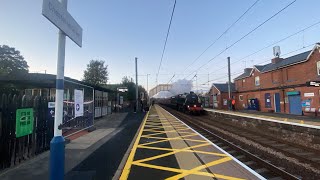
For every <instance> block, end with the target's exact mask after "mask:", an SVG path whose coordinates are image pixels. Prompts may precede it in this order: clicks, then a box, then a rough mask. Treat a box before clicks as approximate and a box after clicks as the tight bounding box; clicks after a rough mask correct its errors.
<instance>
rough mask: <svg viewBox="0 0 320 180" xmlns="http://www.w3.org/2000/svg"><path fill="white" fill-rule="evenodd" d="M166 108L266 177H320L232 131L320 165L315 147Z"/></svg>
mask: <svg viewBox="0 0 320 180" xmlns="http://www.w3.org/2000/svg"><path fill="white" fill-rule="evenodd" d="M164 108H165V109H166V110H167V111H169V112H170V113H171V114H173V115H175V116H176V117H178V118H179V119H180V120H182V121H184V122H185V123H186V124H188V125H189V126H191V127H192V128H194V129H195V130H196V131H198V132H199V133H200V134H202V135H203V136H205V137H206V138H207V139H209V140H210V141H212V142H213V143H215V144H217V145H218V146H219V147H221V148H222V149H224V150H225V151H226V152H228V153H229V154H231V155H232V156H234V157H235V158H237V159H238V160H239V161H241V162H243V163H244V164H246V165H247V166H249V167H250V168H252V169H253V170H255V171H256V172H257V173H259V174H260V175H262V176H263V177H265V178H266V179H272V180H278V179H319V174H318V175H317V174H313V173H311V172H309V171H308V172H306V173H302V172H300V171H301V170H297V169H301V168H299V167H298V166H297V165H295V164H292V165H290V164H286V162H284V163H281V164H280V165H279V163H278V162H275V161H279V159H278V158H277V157H273V158H272V157H271V158H270V157H268V155H266V154H265V153H264V152H261V150H255V149H254V148H253V147H249V148H248V146H247V145H245V144H244V143H241V142H239V140H238V139H239V138H238V139H235V138H234V136H232V135H231V134H236V136H237V137H240V138H245V139H247V140H250V141H254V142H255V143H258V144H259V145H260V146H263V147H264V148H268V149H272V151H274V152H277V153H282V154H285V155H286V156H289V157H290V158H294V159H298V160H299V162H300V163H304V164H308V165H309V164H311V165H312V166H314V167H315V168H317V167H319V166H318V165H319V161H318V159H317V158H315V157H317V153H316V152H314V150H306V148H305V147H301V146H299V145H294V144H293V143H286V142H283V141H281V140H279V141H278V140H277V139H270V137H265V135H263V136H262V135H261V134H258V133H254V132H250V130H243V129H241V128H239V127H234V126H232V125H228V124H227V123H221V122H219V123H215V122H214V121H212V119H210V117H209V116H190V115H187V114H184V113H181V112H178V111H175V110H173V109H171V108H168V107H164ZM217 129H221V130H220V131H219V130H217ZM221 131H223V132H224V133H222V132H221ZM226 134H229V135H226ZM318 157H319V156H318ZM274 164H275V165H274ZM308 167H310V166H308ZM302 169H303V168H302ZM297 174H298V175H297Z"/></svg>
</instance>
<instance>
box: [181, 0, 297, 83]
mask: <svg viewBox="0 0 320 180" xmlns="http://www.w3.org/2000/svg"><path fill="white" fill-rule="evenodd" d="M296 1H297V0H293V1H292V2H291V3H289V4H288V5H286V6H285V7H283V8H282V9H280V10H279V11H277V12H276V13H275V14H273V15H272V16H271V17H269V18H268V19H266V20H265V21H263V22H262V23H260V24H259V25H258V26H256V27H255V28H253V29H252V30H251V31H249V32H248V33H246V34H245V35H244V36H242V37H241V38H239V39H238V40H237V41H235V42H233V43H232V44H231V45H230V46H228V47H226V48H225V49H224V50H222V51H221V52H220V53H218V54H217V55H215V56H214V57H213V58H211V59H209V60H208V61H207V62H206V63H205V64H203V65H202V66H200V67H199V68H198V69H196V70H195V71H193V72H192V73H190V74H189V75H188V76H186V77H185V78H187V77H189V76H190V75H191V74H193V73H195V72H197V71H199V69H201V68H203V67H204V66H205V65H207V64H208V63H210V62H211V61H212V60H214V59H216V58H217V57H218V56H220V55H221V54H222V53H224V52H225V51H227V50H228V49H230V48H231V47H233V46H234V45H236V44H237V43H239V42H240V41H242V40H243V39H244V38H246V37H247V36H249V35H250V34H252V33H253V32H254V31H256V30H257V29H259V28H260V27H261V26H263V25H264V24H266V23H267V22H268V21H270V20H271V19H273V18H274V17H276V16H277V15H279V14H280V13H281V12H283V11H284V10H285V9H287V8H288V7H290V6H291V5H292V4H294V3H295V2H296Z"/></svg>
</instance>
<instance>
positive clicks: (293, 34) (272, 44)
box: [210, 21, 320, 74]
mask: <svg viewBox="0 0 320 180" xmlns="http://www.w3.org/2000/svg"><path fill="white" fill-rule="evenodd" d="M318 24H320V21H317V22H316V23H314V24H312V25H309V26H307V27H305V28H303V29H301V30H299V31H296V32H294V33H292V34H290V35H288V36H286V37H284V38H282V39H280V40H278V41H276V42H273V43H271V44H269V45H267V46H265V47H263V48H261V49H259V50H257V51H255V52H253V53H250V54H249V55H246V56H244V57H243V58H240V59H238V60H236V61H234V62H231V64H235V63H237V62H240V61H242V60H244V59H246V58H248V57H250V56H252V55H255V54H257V53H259V52H261V51H263V50H265V49H267V48H269V47H271V46H274V45H276V44H278V43H280V42H282V41H285V40H287V39H289V38H291V37H293V36H295V35H297V34H300V33H302V32H305V31H306V30H308V29H310V28H312V27H314V26H316V25H318ZM227 67H228V66H223V67H221V68H218V69H216V70H214V71H212V72H211V73H210V74H212V73H213V72H217V71H219V70H222V69H224V68H227Z"/></svg>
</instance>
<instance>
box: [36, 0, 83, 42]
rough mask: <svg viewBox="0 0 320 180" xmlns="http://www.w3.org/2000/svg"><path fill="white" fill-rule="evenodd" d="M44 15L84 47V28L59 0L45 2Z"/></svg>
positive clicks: (46, 0) (43, 5)
mask: <svg viewBox="0 0 320 180" xmlns="http://www.w3.org/2000/svg"><path fill="white" fill-rule="evenodd" d="M42 15H43V16H44V17H46V18H47V19H48V20H49V21H51V22H52V23H53V24H54V25H55V26H57V28H59V29H60V30H61V31H63V32H64V33H65V34H66V35H67V36H68V37H69V38H70V39H71V40H72V41H73V42H75V43H76V44H77V45H78V46H80V47H82V28H81V27H80V25H79V24H78V23H77V22H76V20H74V18H73V17H72V16H71V14H70V13H69V12H68V11H67V9H66V8H64V7H63V6H62V4H61V3H60V2H59V1H58V0H43V4H42Z"/></svg>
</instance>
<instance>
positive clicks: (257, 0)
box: [183, 0, 260, 72]
mask: <svg viewBox="0 0 320 180" xmlns="http://www.w3.org/2000/svg"><path fill="white" fill-rule="evenodd" d="M259 1H260V0H256V1H255V2H254V3H253V4H252V5H251V6H250V7H249V8H248V9H247V10H246V11H245V12H244V13H243V14H242V15H241V16H240V17H239V18H238V19H237V20H236V21H235V22H233V23H232V24H231V25H230V26H229V27H228V28H227V29H226V30H225V31H224V32H223V33H222V34H221V35H220V36H219V37H218V38H217V39H215V40H214V41H213V42H212V43H211V44H210V45H209V46H208V47H207V48H206V49H205V50H204V51H203V52H202V53H201V54H200V55H199V56H198V57H197V58H196V59H195V60H193V62H192V63H191V64H190V65H189V66H187V68H185V69H184V71H183V72H185V71H186V70H187V69H188V68H189V67H191V66H192V65H193V64H194V63H195V62H196V61H198V60H199V59H200V57H201V56H202V55H203V54H204V53H205V52H207V50H208V49H210V48H211V47H212V46H213V45H214V44H215V43H216V42H217V41H218V40H220V39H221V37H222V36H223V35H225V34H226V33H227V32H228V31H229V30H230V29H231V28H232V27H233V26H234V25H235V24H236V23H237V22H238V21H240V19H242V17H243V16H244V15H246V14H247V13H248V12H249V11H250V10H251V9H252V8H253V7H254V6H255V5H256V4H257V3H258V2H259Z"/></svg>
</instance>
